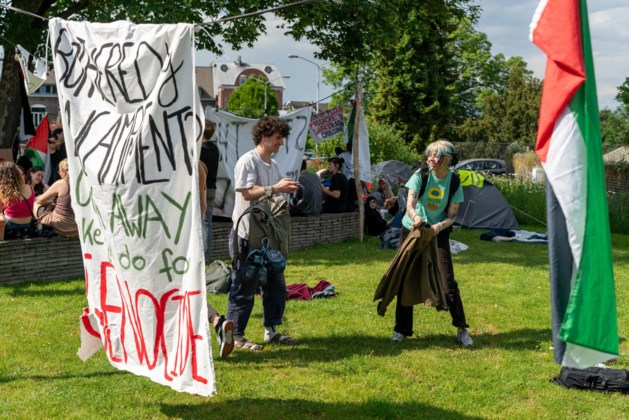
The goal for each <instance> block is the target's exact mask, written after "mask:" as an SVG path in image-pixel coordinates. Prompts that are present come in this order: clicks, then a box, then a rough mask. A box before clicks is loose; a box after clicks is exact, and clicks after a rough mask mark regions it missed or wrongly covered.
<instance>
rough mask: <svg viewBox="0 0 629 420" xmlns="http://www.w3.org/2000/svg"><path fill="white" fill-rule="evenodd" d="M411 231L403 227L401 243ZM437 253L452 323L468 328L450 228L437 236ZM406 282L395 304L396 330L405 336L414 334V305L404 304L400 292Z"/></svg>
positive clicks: (401, 285)
mask: <svg viewBox="0 0 629 420" xmlns="http://www.w3.org/2000/svg"><path fill="white" fill-rule="evenodd" d="M409 233H410V231H409V230H408V229H406V228H405V227H402V232H401V235H400V243H403V242H404V241H405V240H406V237H407V236H408V234H409ZM437 248H438V249H437V254H438V256H439V271H440V272H441V276H442V277H443V278H444V279H446V285H447V286H448V290H447V291H446V303H447V304H448V307H449V308H450V315H451V316H452V325H454V326H455V327H458V328H467V327H469V325H467V322H466V321H465V311H464V310H463V301H462V300H461V293H460V292H459V285H458V284H457V282H456V280H454V269H453V267H452V254H451V253H450V230H449V229H446V230H442V231H441V232H439V235H438V236H437ZM403 286H404V283H402V284H400V289H399V291H398V298H397V305H396V306H395V328H394V329H393V330H394V331H395V332H397V333H400V334H403V335H405V336H407V337H408V336H411V335H413V307H412V306H403V305H402V304H401V303H400V302H401V300H402V299H401V296H400V293H401V292H402V287H403Z"/></svg>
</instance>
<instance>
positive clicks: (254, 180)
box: [232, 148, 282, 239]
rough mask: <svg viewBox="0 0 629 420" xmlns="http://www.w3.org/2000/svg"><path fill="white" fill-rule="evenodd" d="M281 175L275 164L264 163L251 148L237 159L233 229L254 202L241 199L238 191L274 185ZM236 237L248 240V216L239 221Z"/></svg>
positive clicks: (272, 161) (254, 149) (273, 162)
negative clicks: (257, 186)
mask: <svg viewBox="0 0 629 420" xmlns="http://www.w3.org/2000/svg"><path fill="white" fill-rule="evenodd" d="M280 179H282V175H281V174H280V169H279V167H278V166H277V163H275V161H274V160H273V159H271V163H266V162H265V161H263V160H262V157H261V156H260V154H259V153H258V151H257V150H256V148H253V149H252V150H250V151H248V152H247V153H245V154H244V155H242V156H241V157H240V159H238V162H237V163H236V168H235V169H234V180H235V182H236V185H235V187H234V189H235V190H236V199H235V203H234V211H233V212H232V222H233V223H234V229H235V228H236V223H238V218H239V217H240V215H241V214H243V213H244V212H245V210H247V209H248V208H249V207H251V206H252V205H253V204H254V203H255V201H247V200H245V199H244V198H243V196H242V194H241V193H240V192H239V190H244V189H248V188H251V187H253V186H255V185H260V186H263V187H266V186H270V185H274V184H276V183H277V182H278V181H279V180H280ZM238 236H240V237H241V238H244V239H249V215H248V214H247V215H245V216H244V217H243V218H242V220H241V221H240V225H239V226H238Z"/></svg>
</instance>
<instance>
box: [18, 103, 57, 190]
mask: <svg viewBox="0 0 629 420" xmlns="http://www.w3.org/2000/svg"><path fill="white" fill-rule="evenodd" d="M49 138H50V126H49V125H48V114H46V115H44V118H42V120H41V122H40V123H39V125H38V126H37V130H36V131H35V136H34V137H31V139H30V140H29V142H28V144H27V145H26V149H24V153H22V156H24V157H26V158H28V160H30V161H31V163H32V164H33V166H39V167H40V168H44V171H45V172H46V176H45V177H44V179H48V178H49V177H50V171H51V168H50V155H49V154H48V139H49Z"/></svg>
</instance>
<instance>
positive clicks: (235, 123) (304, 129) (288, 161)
mask: <svg viewBox="0 0 629 420" xmlns="http://www.w3.org/2000/svg"><path fill="white" fill-rule="evenodd" d="M205 116H206V118H208V119H209V120H211V121H213V122H214V123H216V132H215V134H214V136H215V139H216V145H217V146H218V150H219V151H220V154H221V157H220V160H219V165H218V174H217V177H216V197H215V198H214V212H213V214H214V215H215V216H223V217H231V215H232V210H233V209H234V194H235V193H234V168H235V167H236V162H238V159H239V158H240V156H242V155H244V154H245V153H247V152H248V151H249V150H251V149H253V147H254V144H253V137H252V135H251V129H252V128H253V126H254V125H255V123H256V122H257V121H258V120H257V119H252V118H244V117H239V116H237V115H234V114H232V113H230V112H225V111H216V110H215V109H214V108H210V107H208V108H206V110H205ZM280 118H282V119H283V120H286V121H287V122H288V125H289V126H290V128H291V130H290V135H289V137H288V138H287V139H284V146H283V147H282V148H281V149H280V151H279V152H277V153H276V154H275V155H274V156H273V159H274V160H275V161H276V162H277V166H278V167H279V169H280V173H281V174H282V176H284V177H286V178H291V179H294V180H296V179H297V178H298V177H299V172H300V170H301V161H302V159H303V158H304V149H305V147H306V138H307V137H308V123H309V122H310V108H300V109H298V110H296V111H294V112H291V113H290V114H286V115H284V116H282V117H280Z"/></svg>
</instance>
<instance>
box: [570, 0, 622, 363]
mask: <svg viewBox="0 0 629 420" xmlns="http://www.w3.org/2000/svg"><path fill="white" fill-rule="evenodd" d="M579 4H580V8H581V36H582V45H583V58H584V61H585V70H586V80H585V83H584V85H583V86H582V87H581V89H579V91H578V92H577V94H576V95H575V97H574V98H573V99H572V101H571V102H570V109H571V111H572V112H573V113H574V114H575V116H576V120H577V124H578V126H579V129H580V131H581V135H582V138H583V140H584V142H585V148H586V159H587V166H586V167H587V173H586V176H587V197H586V208H587V213H586V226H585V236H584V238H583V240H584V243H583V252H582V255H581V261H580V262H579V264H578V269H577V274H576V278H575V282H574V285H573V288H572V293H571V296H570V303H569V305H568V308H567V311H566V315H565V318H564V322H563V325H562V328H561V332H560V338H561V339H562V340H564V341H567V342H571V343H573V344H577V345H580V346H583V347H587V348H591V349H594V350H598V351H600V352H604V353H610V354H618V350H619V345H618V324H617V320H616V294H615V290H614V272H613V263H612V256H611V255H612V254H611V236H610V233H609V216H608V210H607V197H606V193H605V192H606V188H605V176H604V174H605V172H604V168H603V159H602V147H601V134H600V120H599V112H598V102H597V95H596V82H595V79H594V64H593V60H592V47H591V43H590V31H589V26H588V20H587V8H586V5H585V0H580V1H579Z"/></svg>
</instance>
